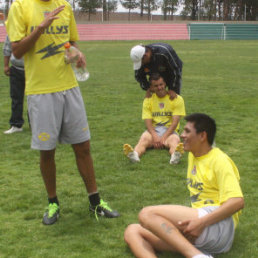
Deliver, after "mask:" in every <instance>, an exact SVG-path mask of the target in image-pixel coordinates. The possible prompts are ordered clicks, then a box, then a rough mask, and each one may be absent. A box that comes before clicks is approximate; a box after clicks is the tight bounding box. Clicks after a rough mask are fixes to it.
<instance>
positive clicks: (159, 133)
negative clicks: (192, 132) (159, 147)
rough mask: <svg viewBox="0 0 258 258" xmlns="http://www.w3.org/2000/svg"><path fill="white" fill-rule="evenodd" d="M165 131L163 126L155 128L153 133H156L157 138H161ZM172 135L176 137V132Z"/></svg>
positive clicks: (165, 128)
mask: <svg viewBox="0 0 258 258" xmlns="http://www.w3.org/2000/svg"><path fill="white" fill-rule="evenodd" d="M167 129H168V128H167V127H166V126H163V125H162V126H156V127H155V131H156V133H157V134H158V136H159V137H161V136H163V134H164V133H165V132H166V131H167ZM172 134H176V135H178V133H177V132H173V133H172Z"/></svg>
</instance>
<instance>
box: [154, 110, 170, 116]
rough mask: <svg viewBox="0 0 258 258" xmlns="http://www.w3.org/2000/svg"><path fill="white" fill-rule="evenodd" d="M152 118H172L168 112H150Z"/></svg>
mask: <svg viewBox="0 0 258 258" xmlns="http://www.w3.org/2000/svg"><path fill="white" fill-rule="evenodd" d="M152 116H153V117H155V116H172V112H171V111H168V112H152Z"/></svg>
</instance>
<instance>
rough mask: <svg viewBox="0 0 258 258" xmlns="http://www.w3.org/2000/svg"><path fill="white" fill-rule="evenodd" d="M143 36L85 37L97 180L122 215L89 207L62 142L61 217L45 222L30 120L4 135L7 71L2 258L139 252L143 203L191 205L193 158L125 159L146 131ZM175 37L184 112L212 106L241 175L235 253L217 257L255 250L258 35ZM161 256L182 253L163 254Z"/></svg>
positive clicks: (1, 92) (0, 176)
mask: <svg viewBox="0 0 258 258" xmlns="http://www.w3.org/2000/svg"><path fill="white" fill-rule="evenodd" d="M137 43H138V42H134V41H127V42H121V41H117V42H80V43H79V45H80V47H81V49H82V51H83V52H84V53H85V55H86V57H87V63H88V69H89V71H90V74H91V77H90V79H89V80H88V81H87V82H83V83H80V86H81V91H82V94H83V97H84V100H85V105H86V109H87V114H88V120H89V124H90V128H91V134H92V139H91V149H92V156H93V159H94V165H95V170H96V178H97V182H98V186H99V191H100V193H101V196H102V198H103V199H104V200H106V201H108V202H109V204H110V205H111V207H113V208H115V209H117V210H118V211H119V212H120V213H121V214H122V216H121V217H120V218H118V219H114V220H108V219H103V218H100V219H99V222H98V221H96V219H95V217H94V216H92V215H90V214H89V212H88V198H87V195H86V192H85V189H84V187H83V183H82V180H81V178H80V176H79V173H78V172H77V168H76V165H75V160H74V155H73V153H72V149H71V147H70V146H68V145H59V146H58V148H57V153H56V163H57V188H58V196H59V200H60V205H61V217H60V220H59V221H58V223H56V224H55V225H53V226H43V225H42V223H41V220H42V215H43V212H44V209H45V207H46V205H47V196H46V192H45V188H44V186H43V181H42V179H41V175H40V171H39V157H38V156H39V155H38V152H37V151H33V150H31V149H30V136H31V135H30V129H29V126H28V122H27V121H26V123H25V125H24V132H22V133H19V134H14V135H4V134H3V131H4V130H6V129H8V127H9V124H8V121H9V116H10V97H9V82H8V78H7V77H6V76H4V74H3V72H1V73H0V107H1V108H0V153H1V154H0V155H1V157H0V189H1V198H0V257H87V258H95V257H96V258H102V257H113V258H121V257H133V256H132V254H131V252H130V250H129V249H128V248H127V246H126V245H125V243H124V241H123V232H124V229H125V227H126V226H127V225H128V224H130V223H135V222H137V213H138V212H139V211H140V209H141V208H142V207H144V206H146V205H154V204H167V203H174V204H183V205H189V204H190V202H189V196H188V192H187V190H186V185H185V176H186V168H187V155H184V157H183V159H182V162H181V163H180V164H179V165H176V166H171V165H170V164H169V155H168V152H167V151H166V150H151V151H149V152H147V154H146V155H144V156H143V157H142V159H141V163H140V164H131V163H130V162H129V161H128V160H127V159H126V157H124V156H123V152H122V146H123V144H124V143H130V144H132V145H135V144H136V143H137V140H138V138H139V136H140V135H141V133H142V131H143V130H144V123H143V121H142V120H141V106H142V100H143V97H144V92H143V91H142V90H141V89H140V87H139V85H138V84H137V83H136V81H135V80H134V73H133V70H132V63H131V61H130V58H129V51H130V48H131V47H132V46H134V45H135V44H137ZM144 43H147V42H144ZM168 43H170V44H171V45H172V46H173V47H174V48H175V50H176V51H177V53H178V55H179V56H180V57H181V59H182V60H183V61H184V68H183V89H182V96H183V97H184V100H185V104H186V111H187V113H188V114H189V113H192V112H205V113H207V114H209V115H211V116H212V117H214V118H215V119H216V121H217V126H218V133H217V137H216V144H217V146H218V147H220V148H221V149H222V150H224V151H225V152H226V153H228V154H229V156H230V157H231V158H232V159H233V160H234V161H235V163H236V165H237V166H238V168H239V171H240V175H241V185H242V189H243V192H244V195H245V209H244V211H243V213H242V216H241V218H240V225H239V227H238V229H237V231H236V236H235V241H234V245H233V248H232V250H231V251H230V252H229V253H227V254H224V255H220V257H228V258H236V257H237V258H240V257H243V258H255V257H258V241H257V239H258V238H257V234H258V223H257V212H258V208H257V200H258V195H257V182H258V181H257V174H256V173H257V164H258V156H257V151H258V148H257V131H258V124H257V113H258V101H257V97H258V48H257V43H258V42H257V41H173V42H172V41H170V42H168ZM0 47H1V48H2V44H1V45H0ZM0 70H1V71H3V58H2V54H1V56H0ZM25 103H26V102H25ZM24 117H25V118H26V104H25V110H24ZM182 125H184V122H182ZM159 257H181V256H179V255H176V254H170V253H163V254H160V255H159Z"/></svg>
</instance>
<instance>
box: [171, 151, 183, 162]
mask: <svg viewBox="0 0 258 258" xmlns="http://www.w3.org/2000/svg"><path fill="white" fill-rule="evenodd" d="M181 157H182V154H181V153H180V152H178V151H175V152H174V153H173V154H172V155H171V159H170V161H169V163H170V164H178V163H179V161H180V158H181Z"/></svg>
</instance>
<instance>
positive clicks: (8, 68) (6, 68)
mask: <svg viewBox="0 0 258 258" xmlns="http://www.w3.org/2000/svg"><path fill="white" fill-rule="evenodd" d="M4 74H5V75H6V76H10V67H9V66H5V67H4Z"/></svg>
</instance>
